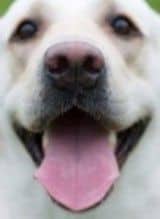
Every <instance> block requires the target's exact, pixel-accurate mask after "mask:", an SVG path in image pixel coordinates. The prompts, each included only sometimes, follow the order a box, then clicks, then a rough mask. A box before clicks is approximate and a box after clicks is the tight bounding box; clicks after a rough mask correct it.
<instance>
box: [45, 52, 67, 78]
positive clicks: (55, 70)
mask: <svg viewBox="0 0 160 219" xmlns="http://www.w3.org/2000/svg"><path fill="white" fill-rule="evenodd" d="M47 65H48V70H49V72H50V73H52V74H54V75H62V74H63V73H65V72H67V71H68V69H69V68H70V63H69V60H68V59H67V57H66V56H64V55H57V56H55V57H52V59H51V60H48V63H47Z"/></svg>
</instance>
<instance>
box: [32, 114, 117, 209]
mask: <svg viewBox="0 0 160 219" xmlns="http://www.w3.org/2000/svg"><path fill="white" fill-rule="evenodd" d="M43 146H44V150H45V158H44V161H43V163H42V165H41V167H40V168H39V169H38V171H37V172H36V178H37V179H38V181H39V182H40V183H41V184H42V185H43V186H44V187H45V189H46V190H47V191H48V193H49V194H50V196H51V197H52V198H54V199H55V200H56V201H57V202H59V203H60V204H62V205H64V206H65V207H67V208H69V209H71V210H73V211H82V210H85V209H88V208H90V207H92V206H94V205H96V204H97V203H99V202H100V201H102V199H103V198H104V197H105V195H106V194H107V193H108V192H109V190H110V189H111V187H112V185H113V184H114V183H115V181H116V179H117V178H118V176H119V170H118V166H117V162H116V157H115V155H114V150H113V146H112V145H109V143H108V138H107V134H106V132H105V131H104V130H103V129H102V128H101V127H100V126H99V125H98V124H97V123H96V122H95V121H93V120H92V119H90V118H88V117H87V116H84V115H83V117H81V116H80V115H77V116H75V117H74V116H71V117H70V116H69V117H68V118H62V119H60V120H59V121H58V125H57V126H56V127H55V128H54V129H53V130H50V131H48V132H47V133H46V134H45V136H44V145H43Z"/></svg>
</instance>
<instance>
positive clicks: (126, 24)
mask: <svg viewBox="0 0 160 219" xmlns="http://www.w3.org/2000/svg"><path fill="white" fill-rule="evenodd" d="M111 27H112V29H113V31H114V32H115V33H116V34H118V35H120V36H131V35H133V34H136V33H138V29H137V27H136V26H135V25H134V24H133V23H132V21H130V20H129V18H127V17H125V16H123V15H120V16H116V17H114V18H112V19H111Z"/></svg>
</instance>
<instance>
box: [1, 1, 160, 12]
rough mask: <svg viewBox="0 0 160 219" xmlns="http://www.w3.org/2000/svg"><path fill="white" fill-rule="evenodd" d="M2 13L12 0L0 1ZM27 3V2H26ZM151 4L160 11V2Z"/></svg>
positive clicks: (151, 2)
mask: <svg viewBox="0 0 160 219" xmlns="http://www.w3.org/2000/svg"><path fill="white" fill-rule="evenodd" d="M0 1H1V3H0V13H3V12H4V10H5V9H6V8H7V7H8V5H9V4H10V3H11V2H12V0H0ZM26 1H27V0H26ZM126 1H127V0H126ZM133 1H134V0H133ZM148 1H149V3H150V4H151V5H152V6H153V7H154V8H156V9H158V10H160V0H148Z"/></svg>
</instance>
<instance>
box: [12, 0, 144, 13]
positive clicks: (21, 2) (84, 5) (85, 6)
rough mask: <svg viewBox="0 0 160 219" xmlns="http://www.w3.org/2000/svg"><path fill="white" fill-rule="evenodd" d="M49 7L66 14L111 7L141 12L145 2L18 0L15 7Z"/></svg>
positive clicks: (24, 8) (131, 0)
mask: <svg viewBox="0 0 160 219" xmlns="http://www.w3.org/2000/svg"><path fill="white" fill-rule="evenodd" d="M43 6H45V7H46V8H47V7H49V8H50V9H52V8H53V9H56V10H57V11H58V12H59V13H61V11H63V13H64V12H66V13H67V12H69V13H71V12H81V11H82V10H88V11H89V10H93V11H94V13H95V9H96V10H97V11H98V9H99V8H101V7H104V8H106V9H107V8H110V7H113V6H114V7H120V8H122V7H123V8H124V10H125V9H126V10H133V9H135V8H137V9H138V10H136V11H139V10H142V9H143V6H144V1H143V0H134V1H133V0H127V1H126V0H81V1H79V0H70V1H69V2H68V1H66V0H28V1H26V0H17V1H16V2H15V7H17V10H21V11H27V10H29V9H30V8H34V7H39V8H41V7H43Z"/></svg>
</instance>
